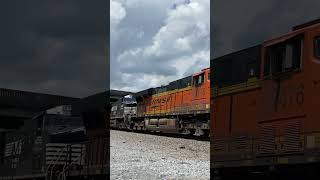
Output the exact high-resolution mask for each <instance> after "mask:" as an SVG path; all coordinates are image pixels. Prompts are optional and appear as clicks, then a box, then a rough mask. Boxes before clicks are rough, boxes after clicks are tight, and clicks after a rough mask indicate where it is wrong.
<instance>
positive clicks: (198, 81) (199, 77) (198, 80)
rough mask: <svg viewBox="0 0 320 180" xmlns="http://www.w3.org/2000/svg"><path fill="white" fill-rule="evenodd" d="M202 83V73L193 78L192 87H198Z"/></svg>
mask: <svg viewBox="0 0 320 180" xmlns="http://www.w3.org/2000/svg"><path fill="white" fill-rule="evenodd" d="M203 82H204V73H202V74H200V75H197V76H194V77H193V86H200V85H201V84H202V83H203Z"/></svg>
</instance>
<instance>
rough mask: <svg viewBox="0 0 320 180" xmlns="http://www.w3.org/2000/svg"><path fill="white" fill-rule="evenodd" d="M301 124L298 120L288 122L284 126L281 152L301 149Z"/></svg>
mask: <svg viewBox="0 0 320 180" xmlns="http://www.w3.org/2000/svg"><path fill="white" fill-rule="evenodd" d="M300 134H301V124H300V122H299V121H297V122H290V123H288V124H287V125H286V126H285V128H284V140H285V141H284V142H283V148H282V152H295V151H300V150H301V148H302V147H301V141H300Z"/></svg>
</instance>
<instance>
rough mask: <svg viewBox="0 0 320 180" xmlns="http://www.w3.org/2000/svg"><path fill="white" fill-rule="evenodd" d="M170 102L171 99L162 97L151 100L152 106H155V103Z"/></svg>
mask: <svg viewBox="0 0 320 180" xmlns="http://www.w3.org/2000/svg"><path fill="white" fill-rule="evenodd" d="M170 100H171V97H170V96H169V97H163V98H158V99H153V100H152V102H151V103H152V104H157V103H166V102H169V101H170Z"/></svg>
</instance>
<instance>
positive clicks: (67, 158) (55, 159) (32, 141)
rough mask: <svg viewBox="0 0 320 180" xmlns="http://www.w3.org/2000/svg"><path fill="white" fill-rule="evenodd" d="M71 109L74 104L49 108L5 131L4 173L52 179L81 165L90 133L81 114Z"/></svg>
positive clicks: (5, 174) (5, 175) (6, 175)
mask: <svg viewBox="0 0 320 180" xmlns="http://www.w3.org/2000/svg"><path fill="white" fill-rule="evenodd" d="M70 110H71V106H70V105H67V106H59V107H55V108H52V109H49V110H47V111H44V112H41V113H39V114H37V115H36V116H34V117H33V118H32V119H31V120H30V119H29V120H26V121H25V122H24V125H23V126H22V127H21V128H20V129H18V130H14V131H12V132H7V133H5V135H4V137H3V140H4V143H3V144H4V145H3V149H2V152H3V153H2V155H3V157H2V159H3V160H2V163H1V164H0V169H1V171H0V177H2V178H4V177H7V178H9V177H26V178H27V177H30V178H31V177H33V178H34V177H43V178H45V177H47V179H48V178H49V179H50V178H51V179H52V177H58V176H60V177H62V176H63V175H65V174H64V173H66V172H67V170H70V169H73V170H75V169H81V168H82V167H81V166H82V164H83V162H84V158H85V144H84V142H85V141H86V140H87V136H86V131H85V128H84V126H83V123H82V120H81V117H80V116H73V115H72V114H71V111H70ZM59 173H60V174H59Z"/></svg>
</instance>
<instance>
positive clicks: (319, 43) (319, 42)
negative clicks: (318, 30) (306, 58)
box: [314, 36, 320, 59]
mask: <svg viewBox="0 0 320 180" xmlns="http://www.w3.org/2000/svg"><path fill="white" fill-rule="evenodd" d="M314 52H315V53H314V54H315V56H316V57H317V58H318V59H320V36H318V37H316V38H315V40H314Z"/></svg>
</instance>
